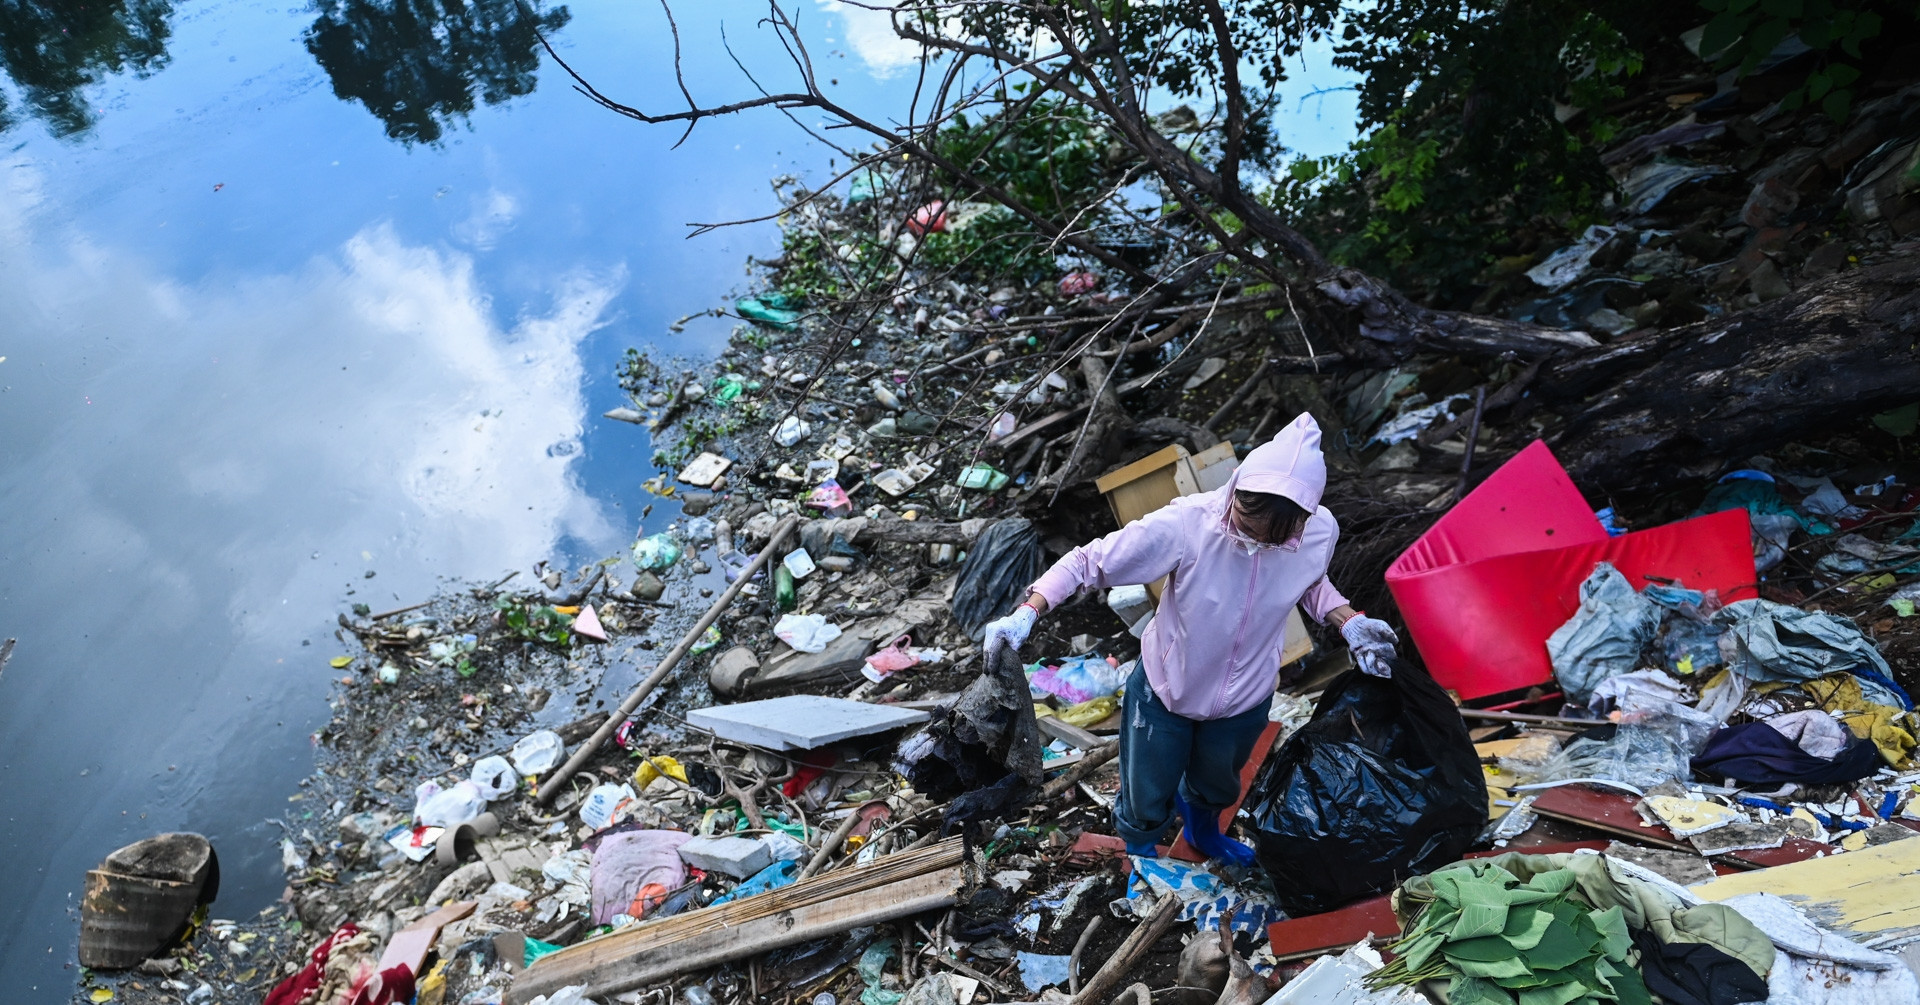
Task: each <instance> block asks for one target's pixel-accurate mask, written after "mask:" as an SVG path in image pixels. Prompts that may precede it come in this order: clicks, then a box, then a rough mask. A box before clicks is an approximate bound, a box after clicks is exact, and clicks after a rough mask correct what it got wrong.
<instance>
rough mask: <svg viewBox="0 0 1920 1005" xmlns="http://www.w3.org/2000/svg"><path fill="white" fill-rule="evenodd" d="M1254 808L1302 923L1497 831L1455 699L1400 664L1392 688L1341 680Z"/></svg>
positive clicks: (1273, 870) (1267, 777)
mask: <svg viewBox="0 0 1920 1005" xmlns="http://www.w3.org/2000/svg"><path fill="white" fill-rule="evenodd" d="M1245 807H1246V810H1247V812H1248V813H1249V814H1251V815H1252V817H1253V821H1254V825H1255V827H1256V829H1257V831H1258V840H1257V841H1256V850H1257V851H1258V852H1259V856H1260V863H1261V865H1263V866H1264V867H1265V868H1266V870H1267V872H1268V874H1269V875H1270V876H1272V878H1273V885H1274V891H1275V893H1276V894H1277V895H1278V900H1279V904H1280V907H1281V908H1282V909H1283V910H1285V911H1286V912H1287V913H1288V914H1290V915H1293V916H1295V917H1298V916H1301V915H1307V914H1317V913H1319V912H1321V911H1327V910H1331V909H1333V908H1336V907H1339V906H1341V905H1342V904H1346V903H1348V902H1351V901H1354V900H1358V899H1360V898H1362V897H1368V896H1372V895H1375V894H1379V893H1385V892H1386V891H1388V890H1390V889H1392V888H1393V887H1394V886H1396V885H1398V884H1399V882H1400V881H1401V880H1403V879H1405V878H1406V877H1408V876H1410V875H1415V874H1417V873H1423V872H1429V871H1431V870H1433V869H1437V868H1439V867H1440V866H1443V865H1446V864H1448V863H1450V862H1454V861H1456V860H1458V859H1459V857H1460V854H1461V853H1462V852H1464V851H1466V849H1467V848H1468V846H1470V845H1472V844H1473V842H1474V840H1475V839H1476V838H1478V836H1479V834H1480V831H1481V829H1482V828H1484V827H1485V826H1486V822H1487V788H1486V779H1485V776H1484V775H1482V774H1481V771H1480V759H1479V756H1478V755H1477V754H1475V753H1474V750H1473V742H1472V741H1471V740H1470V739H1469V738H1468V737H1467V728H1466V725H1465V723H1463V722H1462V721H1461V719H1460V713H1459V712H1458V711H1456V710H1455V709H1454V706H1453V702H1452V701H1451V700H1449V699H1448V697H1447V694H1446V692H1445V691H1443V690H1441V688H1440V685H1438V684H1436V683H1434V681H1433V678H1431V677H1429V676H1427V674H1426V673H1425V672H1424V671H1422V670H1420V669H1419V668H1417V667H1414V666H1412V665H1410V664H1407V663H1405V662H1402V661H1397V660H1396V661H1394V663H1393V676H1392V677H1391V678H1379V677H1369V676H1367V675H1365V674H1362V673H1361V672H1359V671H1358V670H1352V671H1349V672H1347V673H1346V674H1344V675H1342V676H1341V677H1339V678H1336V679H1335V680H1334V682H1333V683H1332V684H1331V685H1330V686H1329V687H1328V688H1327V690H1326V693H1325V694H1324V695H1322V696H1321V699H1320V704H1319V707H1318V708H1316V709H1315V710H1314V714H1313V719H1312V720H1311V721H1309V722H1308V723H1307V724H1306V725H1305V726H1303V727H1301V729H1300V731H1299V732H1298V733H1295V734H1294V735H1293V736H1292V737H1290V738H1289V739H1288V740H1287V742H1286V744H1285V745H1284V746H1282V747H1281V748H1280V750H1279V752H1278V753H1276V754H1275V755H1274V756H1273V758H1272V759H1270V760H1269V761H1268V762H1267V763H1266V764H1265V765H1264V766H1262V768H1261V770H1260V773H1259V774H1258V775H1257V776H1255V778H1254V781H1253V786H1252V789H1251V790H1250V791H1249V792H1248V794H1247V799H1246V803H1245Z"/></svg>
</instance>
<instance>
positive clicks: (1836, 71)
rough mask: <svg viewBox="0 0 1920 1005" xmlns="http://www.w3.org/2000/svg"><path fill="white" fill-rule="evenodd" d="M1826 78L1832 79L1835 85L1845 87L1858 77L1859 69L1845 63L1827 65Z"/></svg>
mask: <svg viewBox="0 0 1920 1005" xmlns="http://www.w3.org/2000/svg"><path fill="white" fill-rule="evenodd" d="M1827 79H1828V80H1831V81H1833V86H1835V87H1846V86H1847V85H1849V84H1851V83H1853V82H1854V81H1856V80H1859V79H1860V71H1859V69H1857V68H1855V67H1852V66H1849V65H1847V64H1846V63H1835V64H1833V65H1832V66H1829V67H1827Z"/></svg>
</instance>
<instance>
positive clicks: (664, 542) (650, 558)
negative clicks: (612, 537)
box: [633, 533, 680, 572]
mask: <svg viewBox="0 0 1920 1005" xmlns="http://www.w3.org/2000/svg"><path fill="white" fill-rule="evenodd" d="M678 561H680V542H678V541H676V540H674V539H673V535H672V534H665V533H661V534H649V535H647V536H646V537H643V538H641V539H640V540H638V541H635V542H633V564H634V565H637V566H639V567H640V568H642V569H645V570H647V571H649V572H659V571H660V570H662V569H668V568H672V567H673V563H675V562H678Z"/></svg>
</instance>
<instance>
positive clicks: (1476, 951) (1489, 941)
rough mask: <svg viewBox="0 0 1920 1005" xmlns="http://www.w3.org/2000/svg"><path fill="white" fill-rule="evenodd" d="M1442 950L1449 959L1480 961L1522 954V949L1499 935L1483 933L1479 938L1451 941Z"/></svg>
mask: <svg viewBox="0 0 1920 1005" xmlns="http://www.w3.org/2000/svg"><path fill="white" fill-rule="evenodd" d="M1442 951H1443V952H1445V953H1446V956H1447V959H1449V960H1452V959H1461V960H1474V961H1477V962H1480V963H1491V962H1493V961H1495V960H1509V959H1512V958H1514V957H1516V956H1519V955H1520V950H1518V949H1516V948H1515V947H1514V945H1513V944H1512V943H1510V942H1508V941H1507V940H1506V939H1504V938H1502V937H1501V936H1498V935H1482V936H1480V937H1478V938H1473V939H1460V940H1458V941H1455V942H1449V943H1447V945H1446V948H1445V949H1444V950H1442Z"/></svg>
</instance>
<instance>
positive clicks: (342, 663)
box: [327, 656, 353, 670]
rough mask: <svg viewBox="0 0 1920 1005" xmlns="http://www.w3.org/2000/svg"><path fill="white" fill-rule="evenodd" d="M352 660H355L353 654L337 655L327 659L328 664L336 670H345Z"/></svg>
mask: <svg viewBox="0 0 1920 1005" xmlns="http://www.w3.org/2000/svg"><path fill="white" fill-rule="evenodd" d="M352 662H353V657H351V656H335V657H334V658H332V659H330V660H328V661H327V665H328V666H330V667H332V668H334V669H335V670H344V669H346V667H347V666H348V665H350V664H351V663H352Z"/></svg>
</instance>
